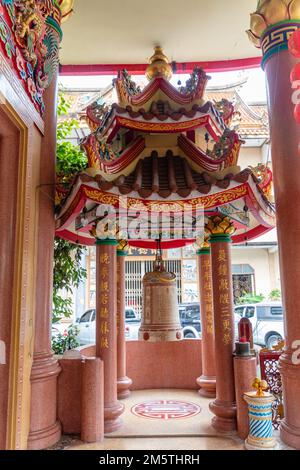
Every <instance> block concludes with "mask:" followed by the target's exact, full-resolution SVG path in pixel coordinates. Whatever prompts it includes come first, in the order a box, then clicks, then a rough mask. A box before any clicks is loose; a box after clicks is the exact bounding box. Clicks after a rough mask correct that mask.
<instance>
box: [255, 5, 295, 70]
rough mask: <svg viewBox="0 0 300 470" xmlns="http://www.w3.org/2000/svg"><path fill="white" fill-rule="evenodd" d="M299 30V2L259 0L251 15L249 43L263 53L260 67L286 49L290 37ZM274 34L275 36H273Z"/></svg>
mask: <svg viewBox="0 0 300 470" xmlns="http://www.w3.org/2000/svg"><path fill="white" fill-rule="evenodd" d="M298 28H300V0H292V1H291V0H260V1H259V2H258V5H257V9H256V12H255V13H252V14H251V21H250V29H249V30H248V31H247V33H248V36H249V39H250V41H251V42H252V43H253V44H254V45H255V47H259V48H261V49H262V52H263V61H262V66H263V67H264V64H265V62H266V61H267V60H268V59H269V58H270V57H271V56H272V55H273V54H275V53H276V54H277V53H278V52H279V51H282V50H287V49H288V40H289V38H290V35H291V34H292V33H293V32H294V31H295V30H296V29H298ZM274 33H275V34H274Z"/></svg>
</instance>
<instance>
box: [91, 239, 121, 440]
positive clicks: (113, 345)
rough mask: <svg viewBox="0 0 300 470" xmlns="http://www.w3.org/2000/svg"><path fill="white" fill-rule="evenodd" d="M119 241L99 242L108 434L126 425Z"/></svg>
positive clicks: (99, 345)
mask: <svg viewBox="0 0 300 470" xmlns="http://www.w3.org/2000/svg"><path fill="white" fill-rule="evenodd" d="M117 244H118V242H117V241H116V240H109V239H105V240H99V239H97V240H96V245H97V254H96V279H97V283H96V294H97V295H96V356H97V357H100V358H101V359H102V360H103V362H104V432H105V433H110V432H113V431H116V430H117V429H119V428H120V427H121V425H122V420H121V419H120V415H121V414H122V413H123V411H124V405H123V404H121V403H120V402H118V399H117V282H116V280H117V252H116V245H117Z"/></svg>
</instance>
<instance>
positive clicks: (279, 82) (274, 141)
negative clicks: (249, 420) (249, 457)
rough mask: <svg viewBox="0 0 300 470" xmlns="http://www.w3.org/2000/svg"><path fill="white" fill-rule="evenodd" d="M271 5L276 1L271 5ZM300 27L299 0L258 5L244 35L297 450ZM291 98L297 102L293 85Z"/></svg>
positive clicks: (284, 432) (287, 438)
mask: <svg viewBox="0 0 300 470" xmlns="http://www.w3.org/2000/svg"><path fill="white" fill-rule="evenodd" d="M276 3H277V5H276ZM299 27H300V18H299V0H294V1H293V2H279V0H277V2H276V1H274V0H273V2H269V4H267V2H263V3H261V2H260V3H258V5H257V11H256V14H255V15H253V16H252V20H251V32H249V36H250V39H252V41H253V42H254V44H255V45H256V46H258V47H259V46H260V47H261V49H262V53H263V63H262V65H263V68H264V70H265V73H266V77H267V85H268V107H269V120H270V138H271V155H272V164H273V177H274V192H275V201H276V213H277V233H278V244H279V257H280V271H281V288H282V299H283V308H284V322H285V342H286V346H285V350H284V353H283V354H282V355H281V358H280V372H281V377H282V384H283V398H284V414H285V417H284V419H283V421H282V423H281V438H282V439H283V441H284V442H285V443H286V444H288V445H290V446H292V447H296V448H297V449H300V406H299V395H300V361H299V357H300V353H299V341H300V315H299V312H300V297H299V295H298V291H299V284H300V245H299V243H298V234H299V233H300V218H299V216H298V211H299V201H300V184H299V172H300V155H299V148H300V147H299V142H300V125H299V124H297V123H296V121H295V119H294V115H293V112H294V107H295V104H296V103H293V100H292V95H293V93H294V92H295V90H293V89H292V86H291V82H290V75H291V71H292V68H293V67H294V66H295V64H296V62H297V60H296V59H295V58H294V57H293V56H292V55H291V54H290V53H289V51H288V40H289V38H290V36H291V35H292V33H293V32H294V31H295V30H297V29H298V28H299ZM297 88H298V90H297V92H296V96H295V98H296V99H298V100H299V87H297Z"/></svg>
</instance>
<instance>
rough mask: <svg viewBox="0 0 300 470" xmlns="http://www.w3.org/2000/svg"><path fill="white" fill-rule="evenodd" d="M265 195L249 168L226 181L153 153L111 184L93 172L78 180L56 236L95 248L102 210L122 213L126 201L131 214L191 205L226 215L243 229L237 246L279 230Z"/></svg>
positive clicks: (226, 177) (60, 216) (177, 209)
mask: <svg viewBox="0 0 300 470" xmlns="http://www.w3.org/2000/svg"><path fill="white" fill-rule="evenodd" d="M264 190H265V188H264V186H263V185H261V184H260V183H259V181H258V180H257V178H256V176H255V175H254V173H253V172H252V171H251V170H250V169H246V170H244V171H242V172H238V173H237V174H233V173H231V172H229V171H228V173H226V174H225V175H224V177H223V178H221V179H216V178H213V177H211V175H209V174H208V173H206V172H201V173H200V172H196V171H194V170H193V169H192V168H191V167H190V165H189V163H188V161H187V160H186V159H184V158H181V157H179V156H174V155H172V153H171V152H167V154H166V155H165V157H159V158H158V157H157V155H155V153H152V155H151V156H149V157H147V158H145V159H144V160H140V161H139V163H138V165H137V166H136V168H135V170H134V171H133V172H132V173H130V174H129V175H128V176H122V177H118V178H116V179H115V180H112V181H107V180H105V179H104V178H103V177H102V176H101V175H100V174H96V175H92V174H91V172H90V171H89V170H87V171H86V172H82V173H81V174H80V175H78V177H77V179H76V181H75V182H74V184H73V185H72V190H71V192H70V194H69V195H68V196H67V198H66V200H65V201H64V203H63V205H62V206H61V207H60V211H59V213H58V215H57V228H56V233H57V235H59V236H60V237H62V238H65V239H68V240H70V241H73V242H76V241H77V242H78V243H82V244H86V245H92V244H94V242H95V240H94V237H93V236H92V235H91V234H90V230H91V228H92V226H93V224H94V223H95V220H97V216H96V212H97V206H101V205H103V204H108V205H109V206H111V207H113V208H114V209H115V210H116V211H118V210H120V206H121V205H123V204H124V200H123V199H122V198H124V197H125V205H126V209H130V208H134V209H137V208H138V209H139V211H140V212H143V213H147V212H149V213H150V211H151V213H152V214H153V213H164V212H172V213H174V214H176V213H177V212H180V211H182V210H183V208H184V204H189V207H191V208H192V209H193V210H194V211H195V212H196V213H197V214H198V215H200V214H201V213H203V211H206V212H209V213H213V212H214V211H221V212H222V211H225V213H228V214H229V215H230V216H231V217H232V219H233V220H235V221H236V225H237V228H238V230H237V233H236V235H235V236H234V237H233V241H234V242H235V243H241V242H243V241H247V240H251V239H252V238H255V237H257V236H258V235H259V234H261V233H264V232H266V231H268V230H270V229H271V228H273V227H274V226H275V213H274V208H273V206H272V205H271V204H270V202H269V201H268V198H267V197H266V195H265V192H264ZM244 207H248V208H249V210H250V214H251V217H250V218H249V221H247V222H245V220H244V218H243V210H244ZM198 211H199V212H198ZM149 217H150V216H149ZM82 219H84V220H85V223H82ZM174 236H175V238H176V233H175V234H174ZM146 242H147V241H146ZM131 243H132V244H134V240H131ZM149 243H151V241H149Z"/></svg>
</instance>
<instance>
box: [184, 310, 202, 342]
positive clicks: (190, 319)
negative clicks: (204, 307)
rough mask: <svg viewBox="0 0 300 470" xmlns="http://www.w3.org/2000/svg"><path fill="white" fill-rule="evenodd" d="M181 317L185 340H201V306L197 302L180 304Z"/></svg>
mask: <svg viewBox="0 0 300 470" xmlns="http://www.w3.org/2000/svg"><path fill="white" fill-rule="evenodd" d="M179 317H180V322H181V326H182V330H183V336H184V338H200V332H201V322H200V304H199V303H196V302H194V303H184V304H180V305H179Z"/></svg>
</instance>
